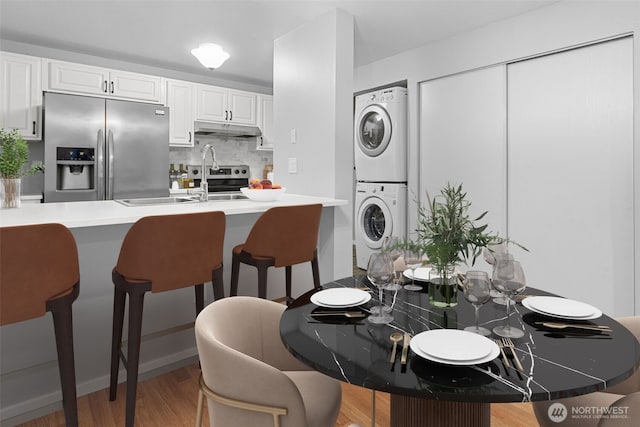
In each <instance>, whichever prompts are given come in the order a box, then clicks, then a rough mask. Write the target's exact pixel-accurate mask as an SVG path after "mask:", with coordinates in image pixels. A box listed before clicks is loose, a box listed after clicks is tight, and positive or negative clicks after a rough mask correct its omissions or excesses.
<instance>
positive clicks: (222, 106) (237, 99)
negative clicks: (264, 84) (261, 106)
mask: <svg viewBox="0 0 640 427" xmlns="http://www.w3.org/2000/svg"><path fill="white" fill-rule="evenodd" d="M257 97H258V96H257V94H255V93H251V92H245V91H241V90H233V89H226V88H222V87H217V86H207V85H197V86H196V120H204V121H214V122H224V123H233V124H238V125H249V126H255V124H256V117H257V112H256V106H257Z"/></svg>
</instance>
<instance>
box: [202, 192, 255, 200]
mask: <svg viewBox="0 0 640 427" xmlns="http://www.w3.org/2000/svg"><path fill="white" fill-rule="evenodd" d="M246 199H248V197H247V196H245V195H244V194H242V193H237V194H236V193H224V194H223V193H220V194H216V193H213V194H209V198H208V200H246Z"/></svg>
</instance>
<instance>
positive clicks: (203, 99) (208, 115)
mask: <svg viewBox="0 0 640 427" xmlns="http://www.w3.org/2000/svg"><path fill="white" fill-rule="evenodd" d="M227 92H228V91H227V89H225V88H221V87H216V86H205V85H198V86H197V87H196V120H211V121H214V122H224V121H228V120H229V108H228V107H227V103H228V101H227V99H228V93H227Z"/></svg>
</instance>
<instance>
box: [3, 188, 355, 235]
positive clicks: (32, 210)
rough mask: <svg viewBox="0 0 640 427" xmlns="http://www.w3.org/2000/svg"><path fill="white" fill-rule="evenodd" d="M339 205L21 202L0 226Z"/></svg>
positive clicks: (296, 201) (291, 199) (306, 201)
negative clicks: (132, 204)
mask: <svg viewBox="0 0 640 427" xmlns="http://www.w3.org/2000/svg"><path fill="white" fill-rule="evenodd" d="M315 203H321V204H322V205H323V206H325V207H328V206H342V205H346V204H347V203H348V202H347V201H346V200H341V199H332V198H327V197H314V196H301V195H296V194H285V195H284V196H283V197H282V199H280V200H278V201H276V202H254V201H251V200H224V201H219V200H216V201H209V202H206V203H186V204H174V205H155V206H136V207H130V206H124V205H122V204H120V203H118V202H115V201H113V200H101V201H93V202H67V203H40V204H23V205H22V207H20V208H17V209H0V226H3V227H9V226H16V225H34V224H45V223H50V222H55V223H60V224H63V225H65V226H66V227H68V228H80V227H96V226H101V225H112V224H128V223H134V222H136V221H137V220H139V219H140V218H142V217H145V216H150V215H168V214H181V213H195V212H205V211H223V212H224V213H225V215H239V214H247V213H257V212H264V211H266V210H267V209H269V208H271V207H274V206H293V205H310V204H315Z"/></svg>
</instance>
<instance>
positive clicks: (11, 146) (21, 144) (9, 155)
mask: <svg viewBox="0 0 640 427" xmlns="http://www.w3.org/2000/svg"><path fill="white" fill-rule="evenodd" d="M28 159H29V146H28V145H27V142H26V141H25V140H24V139H23V138H22V136H21V135H20V134H19V133H18V131H17V130H12V131H7V130H5V129H0V196H1V197H0V198H1V202H0V203H1V206H2V207H3V208H18V207H20V205H21V202H20V187H21V182H22V177H23V176H26V175H31V174H33V173H35V172H38V171H43V170H44V167H43V165H42V162H34V163H33V164H32V165H31V167H29V168H27V169H25V165H26V163H27V161H28Z"/></svg>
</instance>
